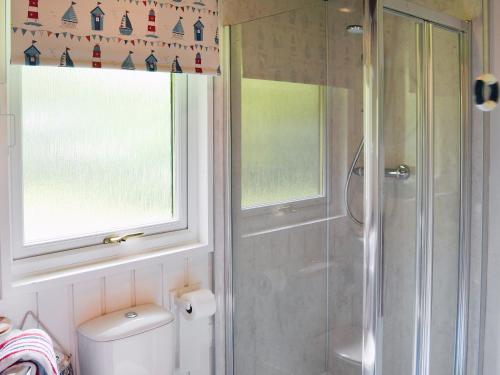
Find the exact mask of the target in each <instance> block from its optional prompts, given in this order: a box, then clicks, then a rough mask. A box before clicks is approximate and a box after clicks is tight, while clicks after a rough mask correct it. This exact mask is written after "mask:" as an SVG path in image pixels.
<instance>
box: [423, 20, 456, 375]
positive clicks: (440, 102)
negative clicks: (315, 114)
mask: <svg viewBox="0 0 500 375" xmlns="http://www.w3.org/2000/svg"><path fill="white" fill-rule="evenodd" d="M432 36H433V55H434V65H433V70H434V250H433V273H432V274H433V280H432V283H433V284H432V285H433V290H432V322H431V355H430V373H431V374H434V375H438V374H439V375H441V374H452V373H453V365H454V349H455V338H456V334H455V330H456V322H457V304H458V265H459V254H460V180H461V170H460V168H461V165H460V143H461V124H462V122H461V103H460V96H461V87H460V41H459V35H458V34H457V33H456V32H452V31H449V30H445V29H441V28H437V27H435V28H433V33H432Z"/></svg>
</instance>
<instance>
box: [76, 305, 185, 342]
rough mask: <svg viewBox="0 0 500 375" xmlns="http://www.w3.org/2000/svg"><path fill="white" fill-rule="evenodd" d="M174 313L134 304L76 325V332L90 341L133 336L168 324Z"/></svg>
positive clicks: (159, 308)
mask: <svg viewBox="0 0 500 375" xmlns="http://www.w3.org/2000/svg"><path fill="white" fill-rule="evenodd" d="M174 320H175V316H174V314H172V313H171V312H170V311H167V310H165V309H162V308H161V307H159V306H156V305H153V304H149V305H141V306H135V307H131V308H127V309H123V310H119V311H115V312H113V313H110V314H106V315H103V316H100V317H99V318H96V319H93V320H90V321H88V322H86V323H84V324H82V325H81V326H79V327H78V333H79V334H80V335H83V336H85V337H86V338H88V339H90V340H92V341H99V342H104V341H114V340H120V339H124V338H126V337H130V336H135V335H138V334H141V333H144V332H147V331H150V330H152V329H155V328H158V327H161V326H164V325H166V324H170V323H172V322H173V321H174Z"/></svg>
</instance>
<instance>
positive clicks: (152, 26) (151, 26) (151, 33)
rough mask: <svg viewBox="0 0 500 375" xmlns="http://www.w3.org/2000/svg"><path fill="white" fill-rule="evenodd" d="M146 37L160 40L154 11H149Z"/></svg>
mask: <svg viewBox="0 0 500 375" xmlns="http://www.w3.org/2000/svg"><path fill="white" fill-rule="evenodd" d="M146 37H149V38H158V35H156V13H155V11H154V10H153V9H151V10H150V11H149V15H148V34H147V35H146Z"/></svg>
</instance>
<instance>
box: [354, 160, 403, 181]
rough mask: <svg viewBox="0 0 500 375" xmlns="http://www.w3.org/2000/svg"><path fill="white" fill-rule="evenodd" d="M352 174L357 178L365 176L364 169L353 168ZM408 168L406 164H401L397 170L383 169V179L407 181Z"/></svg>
mask: <svg viewBox="0 0 500 375" xmlns="http://www.w3.org/2000/svg"><path fill="white" fill-rule="evenodd" d="M354 174H355V175H357V176H364V175H365V168H364V167H356V168H354ZM410 175H411V173H410V167H409V166H407V165H406V164H401V165H400V166H399V167H397V168H386V169H385V177H391V178H395V179H397V180H407V179H408V178H410Z"/></svg>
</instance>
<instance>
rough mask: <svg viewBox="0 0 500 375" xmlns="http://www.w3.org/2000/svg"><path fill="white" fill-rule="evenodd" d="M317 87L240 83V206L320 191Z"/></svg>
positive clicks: (311, 195)
mask: <svg viewBox="0 0 500 375" xmlns="http://www.w3.org/2000/svg"><path fill="white" fill-rule="evenodd" d="M322 101H323V90H322V88H321V86H318V85H310V84H300V83H289V82H279V81H267V80H257V79H248V78H242V79H241V184H242V193H241V195H242V198H241V200H242V206H243V207H244V208H249V207H255V206H262V205H271V204H277V203H283V202H289V201H296V200H303V199H307V198H314V197H318V196H320V195H321V194H322V193H323V188H322V185H323V179H322V176H323V168H322V154H323V151H322V150H323V146H322V145H323V134H322V131H323V116H322Z"/></svg>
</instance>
